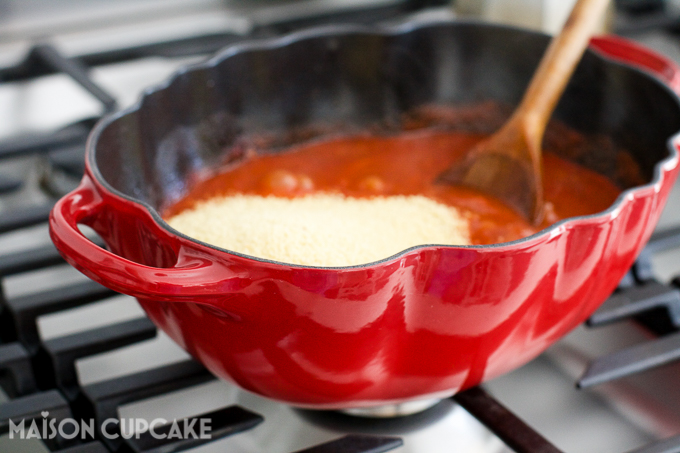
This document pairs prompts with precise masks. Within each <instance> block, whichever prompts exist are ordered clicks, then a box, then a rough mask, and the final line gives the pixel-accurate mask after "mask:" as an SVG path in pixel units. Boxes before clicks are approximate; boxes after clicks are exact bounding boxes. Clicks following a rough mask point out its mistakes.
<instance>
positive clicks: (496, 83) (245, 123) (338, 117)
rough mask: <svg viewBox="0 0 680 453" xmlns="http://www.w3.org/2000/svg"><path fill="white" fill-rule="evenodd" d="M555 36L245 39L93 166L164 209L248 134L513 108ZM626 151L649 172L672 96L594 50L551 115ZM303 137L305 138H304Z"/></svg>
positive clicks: (99, 146)
mask: <svg viewBox="0 0 680 453" xmlns="http://www.w3.org/2000/svg"><path fill="white" fill-rule="evenodd" d="M547 43H548V38H547V37H546V36H543V35H540V34H535V33H531V32H526V31H521V30H517V29H511V28H505V27H498V26H491V25H481V24H470V23H444V24H433V25H432V24H431V25H428V26H422V27H419V28H407V27H401V28H399V29H394V30H391V31H389V30H382V31H379V30H373V31H369V30H368V29H361V28H351V27H350V28H347V27H344V28H336V29H324V30H318V31H316V32H307V33H303V34H301V35H297V36H295V37H293V38H284V39H283V40H276V41H269V42H260V43H255V44H253V45H245V46H239V47H235V48H233V49H231V50H230V51H227V52H224V53H222V54H221V56H220V57H219V58H216V59H213V60H212V61H211V62H210V63H208V64H206V65H202V66H198V67H194V68H191V69H189V70H186V71H183V72H181V73H180V74H178V75H177V76H176V77H174V78H173V79H172V80H171V81H170V82H169V84H168V85H167V86H165V87H163V88H161V89H157V90H155V91H152V92H151V93H150V94H148V95H146V96H145V97H144V98H143V100H142V102H141V105H140V106H139V108H136V109H131V110H130V111H128V112H127V113H125V114H123V115H119V116H118V117H117V118H115V119H113V120H111V121H109V123H108V124H106V126H105V127H104V128H103V129H102V130H101V133H100V134H99V136H98V137H96V140H97V141H96V144H95V146H94V153H91V154H90V156H89V157H90V159H91V161H90V162H91V163H92V164H94V165H96V167H97V168H98V170H99V172H100V173H101V177H103V179H104V180H105V181H106V182H107V183H108V184H109V185H110V186H111V187H112V188H114V189H116V190H117V191H119V192H121V193H122V194H124V195H126V196H127V197H129V198H133V199H137V200H140V201H143V202H146V203H148V204H149V205H150V206H152V207H153V208H155V209H157V210H160V209H162V207H163V206H164V205H165V204H166V203H168V202H170V201H172V200H175V199H176V198H177V197H179V196H180V195H181V194H182V192H183V191H184V190H185V189H186V187H187V185H188V184H189V183H190V181H191V180H192V178H195V177H196V175H197V174H201V173H204V172H205V171H206V170H208V169H215V168H217V167H219V166H220V165H222V164H223V163H224V162H226V161H229V159H231V158H232V157H233V155H235V154H236V153H237V152H238V148H239V147H238V146H234V145H235V144H237V143H238V140H239V137H241V136H243V135H244V134H247V135H251V136H252V135H257V134H263V135H267V136H272V135H276V134H280V135H282V136H283V135H285V133H286V131H290V130H291V129H293V128H306V127H311V128H315V127H317V126H323V127H327V126H329V125H330V126H339V127H342V128H345V129H347V130H350V129H365V128H366V127H370V126H371V125H374V124H384V123H386V122H389V121H390V120H397V119H398V118H399V117H400V115H401V114H402V113H403V112H404V111H407V110H409V109H411V108H413V107H416V106H418V105H422V104H428V103H437V104H452V105H457V104H465V103H471V102H476V101H482V100H487V99H494V100H498V101H501V102H504V103H510V104H516V103H517V102H518V101H519V99H520V98H521V96H522V94H523V91H524V88H525V87H526V84H527V83H528V81H529V79H530V77H531V75H532V73H533V71H534V69H535V67H536V65H537V63H538V60H539V59H540V57H541V55H542V53H543V51H544V49H545V47H546V46H547ZM555 117H556V118H557V119H559V120H561V121H563V122H564V123H566V124H568V125H569V126H571V127H573V128H575V129H577V130H579V131H582V132H585V133H604V134H607V135H608V136H611V137H612V138H613V140H614V141H615V142H616V144H617V145H620V146H622V147H624V148H626V149H628V150H629V151H630V152H631V153H632V154H633V156H634V158H635V159H636V160H637V161H638V163H639V164H640V166H641V168H642V170H643V173H644V175H645V177H646V178H647V179H648V180H651V178H652V176H653V171H654V165H655V164H657V163H658V162H659V161H660V160H661V159H663V158H665V157H667V156H668V151H667V143H666V142H667V140H668V138H669V137H670V136H672V135H673V134H675V133H676V132H677V131H678V130H680V109H679V108H678V101H677V98H676V96H675V95H673V94H672V93H671V91H670V90H669V89H667V88H666V87H664V86H663V85H662V84H661V83H660V82H658V81H656V80H655V79H654V78H653V77H650V76H648V75H646V74H645V73H643V72H640V71H638V70H634V69H632V68H629V67H625V66H621V65H619V64H617V63H614V62H611V61H606V60H604V59H603V58H602V57H600V56H598V55H597V54H595V53H593V52H588V53H587V54H586V55H585V56H584V59H583V61H582V62H581V64H580V65H579V67H578V69H577V71H576V73H575V75H574V76H573V78H572V80H571V82H570V85H569V87H568V88H567V91H566V92H565V94H564V96H563V98H562V100H561V101H560V104H559V106H558V108H557V111H556V113H555ZM301 140H302V138H301Z"/></svg>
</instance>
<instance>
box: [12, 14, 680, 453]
mask: <svg viewBox="0 0 680 453" xmlns="http://www.w3.org/2000/svg"><path fill="white" fill-rule="evenodd" d="M442 3H445V2H442V1H420V2H419V1H404V2H401V3H398V4H396V5H395V4H393V5H391V6H386V7H375V8H371V9H370V10H361V11H349V12H346V13H343V14H342V15H341V16H338V15H333V16H324V17H315V18H309V19H305V20H303V21H296V22H286V23H278V24H272V25H268V26H267V27H260V28H256V29H255V30H254V31H253V33H252V35H250V36H247V37H256V36H272V35H278V34H282V33H285V32H289V31H293V30H295V29H298V28H302V27H306V26H310V25H319V24H322V23H327V22H331V21H332V22H339V21H344V22H363V23H366V22H373V21H378V20H385V19H388V18H394V17H398V16H399V15H401V14H404V13H405V12H408V11H413V10H417V9H420V8H423V7H425V6H432V5H439V4H442ZM244 38H246V37H244V36H242V35H234V34H228V33H225V34H212V35H205V36H200V37H195V38H190V39H183V40H176V41H168V42H161V43H156V44H150V45H144V46H138V47H131V48H126V49H119V50H113V51H107V52H101V53H95V54H88V55H82V56H79V57H76V58H74V59H71V60H69V59H66V58H64V57H62V56H61V55H59V53H58V52H57V51H56V50H55V49H54V48H53V47H51V46H50V45H49V44H40V45H36V46H35V47H34V48H33V49H32V50H31V51H30V52H29V53H28V54H27V56H26V58H25V59H24V61H23V62H21V63H20V64H18V65H16V66H14V67H8V68H0V83H2V82H11V81H20V80H29V79H33V78H36V77H40V76H43V75H47V74H51V73H55V72H63V73H66V74H69V75H70V76H71V77H73V79H74V80H76V81H77V82H78V83H80V84H81V86H83V88H84V89H85V90H87V91H88V92H89V93H91V94H92V95H93V96H94V97H96V98H97V99H98V100H99V101H100V102H101V104H102V111H103V112H107V111H110V110H112V109H114V108H115V107H116V101H115V99H114V98H113V97H112V96H110V95H109V94H108V93H106V92H105V91H104V90H103V89H101V88H100V87H98V86H97V85H96V84H95V83H94V82H92V80H91V79H90V78H89V77H88V76H87V71H88V69H89V68H91V67H93V66H97V65H104V64H109V63H115V62H121V61H129V60H133V59H137V58H142V57H147V56H186V55H197V54H206V55H207V54H210V53H212V52H214V51H216V50H218V49H220V48H222V47H224V46H225V45H227V44H229V43H232V42H235V41H237V40H242V39H244ZM95 120H96V118H93V119H87V120H84V121H81V122H79V123H77V124H74V125H72V126H69V127H67V128H64V129H61V130H59V131H56V132H54V133H46V134H32V135H26V136H22V137H16V138H14V139H11V140H5V141H3V142H0V159H5V158H11V157H17V156H26V155H31V154H45V155H49V157H50V160H51V161H52V163H53V165H55V166H56V167H57V168H59V169H61V170H63V171H65V172H66V173H68V174H71V175H74V176H77V175H79V174H81V173H82V165H83V152H84V143H85V139H86V137H87V134H88V133H89V130H90V128H91V127H92V125H93V123H94V121H95ZM22 184H23V182H22V181H17V180H15V179H14V178H12V177H7V176H2V177H0V195H2V194H4V193H9V192H11V191H14V190H16V189H17V188H19V187H21V185H22ZM52 204H53V203H52V202H46V203H43V204H40V205H27V206H20V207H16V208H13V209H11V210H5V211H3V212H2V216H0V234H3V233H9V232H13V231H18V230H21V229H23V228H26V227H29V226H33V225H40V224H44V223H45V222H46V221H47V217H48V214H49V210H50V208H51V206H52ZM669 246H673V247H678V246H680V229H677V230H672V231H667V232H665V233H661V234H657V235H656V236H655V237H654V238H653V239H652V241H651V242H650V245H649V247H648V248H647V249H646V251H645V253H643V255H642V256H641V258H640V260H639V261H638V262H637V263H636V265H635V267H634V268H633V269H632V270H631V272H630V273H629V275H628V276H627V278H626V279H624V281H623V282H622V284H621V288H620V289H619V291H618V292H617V293H616V294H615V295H613V296H612V298H611V299H610V300H609V301H608V302H607V303H606V304H605V305H604V306H603V307H602V309H601V310H600V311H598V312H597V313H596V314H595V315H593V317H592V318H591V320H590V321H589V323H590V324H591V325H592V326H596V325H600V324H604V323H608V322H615V321H618V320H621V319H624V318H628V317H633V318H634V319H636V320H637V321H638V322H640V323H642V324H643V325H645V326H647V327H648V328H649V329H650V330H651V331H653V332H655V333H656V334H657V335H658V337H657V339H655V340H651V341H649V342H648V343H646V344H642V345H639V346H635V347H633V348H630V349H628V350H625V351H620V352H618V353H615V354H612V355H610V356H606V357H602V358H600V359H598V360H597V361H595V362H594V363H593V364H592V365H591V366H590V368H589V369H588V370H587V372H586V373H585V375H584V376H583V378H582V379H581V380H580V381H579V385H580V386H581V387H588V386H592V385H596V384H599V383H603V382H607V381H609V380H613V379H618V378H620V377H623V376H626V375H629V374H631V373H636V372H641V371H644V370H646V369H649V368H650V367H655V366H659V365H662V364H666V363H669V362H671V361H675V360H677V359H678V358H680V333H678V330H679V328H680V280H676V281H674V282H673V284H672V285H663V284H660V283H659V282H657V281H655V280H654V276H653V273H652V272H651V265H650V263H649V254H651V253H653V252H654V251H655V250H657V249H660V248H667V247H669ZM62 262H63V261H62V259H61V257H60V256H59V254H58V253H57V252H56V250H55V249H54V247H52V246H42V247H37V248H31V249H25V250H21V251H19V252H14V253H11V254H4V255H0V278H4V277H6V276H10V275H15V274H20V273H23V272H29V271H32V270H36V269H41V268H45V267H50V266H55V265H58V264H61V263H62ZM113 295H114V293H113V292H112V291H110V290H108V289H106V288H103V287H101V286H100V285H98V284H96V283H94V282H85V283H78V284H72V285H66V286H63V287H60V288H57V289H51V290H49V291H44V292H39V293H35V294H31V295H29V296H23V297H17V298H7V297H5V296H4V291H3V290H2V280H0V386H2V389H3V390H4V391H5V393H6V394H7V395H8V396H9V398H10V400H9V401H8V402H5V403H2V404H0V434H4V433H7V432H8V429H9V420H10V419H12V420H20V419H25V420H33V419H35V420H41V419H42V418H43V415H42V414H43V413H45V412H49V416H50V418H55V419H57V420H59V419H65V418H68V417H76V418H79V417H80V418H82V419H96V420H104V419H106V418H109V417H116V413H117V409H118V407H120V406H121V405H123V404H128V403H131V402H134V401H140V400H143V399H147V398H151V397H153V396H157V395H161V394H166V393H169V392H173V391H175V390H180V389H185V388H189V387H192V386H195V385H198V384H201V383H205V382H209V381H211V380H213V379H214V377H213V376H211V375H210V374H209V373H208V372H207V371H206V370H205V369H204V368H203V367H202V366H201V365H200V364H198V363H196V362H194V361H191V360H187V361H183V362H179V363H174V364H171V365H166V366H163V367H158V368H153V369H150V370H145V371H143V372H139V373H135V374H132V375H126V376H123V377H120V378H115V379H111V380H108V381H104V382H98V383H95V384H91V385H86V386H80V385H79V384H78V379H77V373H76V370H75V361H76V360H78V359H80V358H83V357H88V356H92V355H94V354H99V353H102V352H106V351H112V350H115V349H117V348H120V347H123V346H126V345H130V344H134V343H137V342H140V341H143V340H145V339H148V338H152V337H154V336H155V335H156V329H155V327H154V326H153V325H152V324H151V322H150V321H149V320H148V319H146V318H139V319H134V320H131V321H125V322H120V323H117V324H113V325H109V326H106V327H101V328H97V329H92V330H89V331H85V332H79V333H77V334H72V335H68V336H64V337H59V338H56V339H52V340H48V341H42V340H41V338H40V336H39V334H38V329H37V324H36V320H37V318H38V317H39V316H41V315H44V314H48V313H55V312H58V311H61V310H65V309H68V308H72V307H77V306H82V305H86V304H90V303H93V302H96V301H100V300H104V299H106V298H108V297H111V296H113ZM452 400H453V401H455V402H456V403H457V404H460V405H461V406H462V407H464V408H465V409H466V410H467V411H468V412H470V413H471V414H472V415H473V416H475V417H476V418H477V419H478V420H479V421H480V422H482V423H483V424H484V425H486V426H487V427H488V428H489V429H490V430H491V431H493V432H494V433H495V434H496V435H497V436H498V437H499V438H500V439H501V440H503V441H504V442H505V443H506V444H507V445H508V446H510V447H511V448H512V449H513V450H515V451H516V452H518V453H557V452H559V451H560V450H558V449H557V448H556V447H555V446H553V445H552V444H551V443H550V442H549V441H547V440H546V439H545V438H543V437H542V436H541V435H540V434H539V433H537V432H536V431H534V430H533V429H532V428H531V427H529V426H528V425H526V424H525V423H524V422H522V421H521V420H520V419H519V418H518V417H517V416H516V415H514V414H513V413H512V412H510V411H509V410H507V409H506V408H504V407H503V406H502V405H501V404H500V403H499V402H498V401H496V400H495V399H494V398H493V397H492V396H490V395H489V394H488V393H486V392H485V391H484V390H483V389H481V388H473V389H470V390H468V391H465V392H462V393H460V394H458V395H456V396H454V397H452ZM195 418H196V419H198V418H208V419H210V421H211V426H212V428H213V431H212V432H213V439H212V440H215V439H218V438H222V437H226V436H230V435H237V434H238V433H239V432H242V431H245V430H250V429H256V427H257V425H259V424H260V423H262V422H263V418H262V417H261V416H260V415H258V414H255V413H253V412H251V411H249V410H246V409H244V408H242V407H238V406H228V407H223V408H220V409H217V410H215V411H213V412H210V413H207V414H201V415H199V416H197V417H195ZM188 422H191V420H188ZM97 425H98V424H97ZM163 429H169V428H168V427H165V428H158V430H157V431H161V430H163ZM44 442H45V446H46V447H47V448H48V449H49V450H50V451H53V452H62V453H108V452H123V453H125V452H138V453H139V452H145V453H151V452H154V453H160V452H175V451H182V450H186V449H189V448H194V447H197V446H199V445H201V444H202V443H205V442H209V441H208V440H201V439H187V440H167V439H166V440H159V439H156V438H153V437H151V436H149V435H147V436H146V437H144V436H142V437H141V438H140V439H131V440H124V439H122V440H121V439H119V440H116V441H111V440H109V439H106V438H104V437H103V436H101V433H96V434H95V435H94V437H93V439H91V440H90V441H87V442H83V443H79V444H78V443H73V441H71V440H69V439H65V438H61V437H57V438H56V439H53V440H48V441H44ZM400 445H402V441H401V439H399V438H398V437H391V436H381V435H365V434H351V433H350V434H348V435H346V436H344V437H341V438H339V439H337V440H335V441H332V442H329V443H325V444H322V445H318V446H315V447H311V448H308V449H306V450H304V452H306V453H330V452H348V453H379V452H385V451H390V450H393V449H395V448H397V447H399V446H400ZM673 452H676V453H677V452H680V437H678V438H671V439H667V440H665V441H662V442H659V443H656V444H653V445H649V446H646V447H643V448H641V449H638V450H636V451H635V453H673ZM631 453H632V452H631Z"/></svg>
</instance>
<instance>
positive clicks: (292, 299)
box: [50, 38, 679, 408]
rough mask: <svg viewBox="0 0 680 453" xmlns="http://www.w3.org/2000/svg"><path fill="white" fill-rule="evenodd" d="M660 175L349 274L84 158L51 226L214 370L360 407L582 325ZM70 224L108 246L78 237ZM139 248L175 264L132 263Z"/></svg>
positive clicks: (482, 376)
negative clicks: (520, 236) (524, 227)
mask: <svg viewBox="0 0 680 453" xmlns="http://www.w3.org/2000/svg"><path fill="white" fill-rule="evenodd" d="M593 47H594V48H596V49H599V50H600V51H601V52H604V53H607V54H611V55H613V56H614V57H616V58H619V59H623V60H626V61H628V62H630V63H633V64H638V65H642V66H644V67H646V68H648V69H649V70H651V71H652V72H653V73H655V74H656V75H657V76H658V77H660V78H661V79H663V80H664V81H666V82H667V83H668V84H670V85H671V86H673V87H674V88H677V87H678V77H679V73H678V71H677V69H676V68H675V66H673V65H672V64H671V63H668V62H666V61H665V60H663V59H662V58H660V57H658V56H655V55H653V54H652V53H650V52H648V51H646V50H644V49H641V48H640V47H638V46H635V45H632V44H630V43H628V42H625V41H622V40H619V39H612V38H598V39H596V40H594V41H593ZM658 173H659V174H658V175H657V177H656V179H655V182H654V184H650V185H647V186H643V187H640V188H636V189H633V190H628V191H626V192H625V193H624V196H623V199H621V200H619V202H617V203H618V204H617V205H616V208H615V209H611V210H609V211H607V212H604V213H602V214H600V215H595V216H589V217H583V218H576V219H571V220H568V221H565V222H563V223H561V224H559V225H558V226H557V227H553V228H551V229H548V230H545V231H543V232H541V233H539V234H536V235H534V236H532V237H530V238H527V239H524V240H520V241H516V242H513V243H508V244H501V245H495V246H486V247H479V246H478V247H420V248H414V249H411V250H409V251H406V252H403V253H401V254H399V255H396V256H394V257H392V258H390V259H388V260H384V261H381V262H378V263H374V264H370V265H366V266H358V267H346V268H306V267H302V266H290V265H284V264H281V263H274V262H268V261H264V260H256V259H250V258H248V257H243V256H239V255H236V254H231V253H228V252H226V251H220V250H216V249H214V248H211V247H207V246H205V245H202V244H199V243H197V242H194V241H192V240H189V239H187V238H185V237H183V236H180V235H178V234H175V233H173V232H172V231H171V230H170V229H169V228H168V227H167V226H163V225H161V224H160V223H159V222H157V221H156V220H155V218H154V215H152V213H151V212H150V211H149V210H148V209H147V208H145V207H144V206H142V205H141V204H138V203H134V202H132V201H129V200H126V199H124V198H123V197H120V196H118V195H116V194H114V193H112V192H111V191H109V190H108V189H107V188H106V187H105V185H104V184H102V183H101V182H100V181H98V179H97V177H96V176H95V175H96V172H94V171H93V169H92V168H91V164H90V163H89V161H88V166H87V169H86V175H85V176H84V178H83V181H82V184H81V185H80V187H79V188H78V189H76V190H75V191H74V192H72V193H71V194H69V195H67V196H66V197H64V198H63V199H62V200H60V201H59V202H58V203H57V205H56V206H55V208H54V210H53V212H52V215H51V218H50V228H51V235H52V238H53V240H54V243H55V244H56V246H57V248H58V249H59V251H60V252H61V253H62V255H63V256H64V257H65V258H66V260H67V261H68V262H69V263H71V264H72V265H73V266H75V267H76V268H77V269H79V270H80V271H82V272H83V273H84V274H85V275H87V276H88V277H90V278H92V279H94V280H95V281H98V282H100V283H101V284H103V285H105V286H108V287H110V288H112V289H114V290H116V291H119V292H122V293H125V294H130V295H132V296H135V297H137V298H138V299H139V302H140V304H141V305H142V307H143V308H144V310H146V312H147V313H148V315H149V317H150V318H151V319H152V320H153V321H154V322H155V323H156V324H157V325H158V326H159V327H160V328H161V329H163V330H164V331H165V332H166V333H167V334H168V335H169V336H170V337H172V338H173V339H174V340H175V341H176V342H177V343H178V344H179V345H180V346H182V347H183V348H185V349H186V350H187V351H188V352H189V353H191V354H192V355H193V356H194V357H195V358H196V359H197V360H199V361H200V362H202V363H203V364H204V365H205V366H206V367H207V368H208V369H209V370H210V371H211V372H213V373H214V374H215V375H217V376H219V377H221V378H224V379H227V380H230V381H233V382H235V383H237V384H238V385H239V386H241V387H243V388H245V389H247V390H250V391H252V392H255V393H258V394H261V395H264V396H266V397H269V398H273V399H276V400H280V401H284V402H287V403H290V404H292V405H296V406H302V407H312V408H350V407H365V406H373V405H383V404H389V403H397V402H405V401H409V400H417V399H425V398H430V397H437V396H447V395H451V394H453V393H455V392H457V391H459V390H461V389H465V388H468V387H471V386H474V385H477V384H479V383H480V382H482V381H484V380H487V379H491V378H494V377H496V376H499V375H500V374H502V373H505V372H507V371H510V370H512V369H514V368H516V367H519V366H521V365H522V364H524V363H526V362H528V361H529V360H531V359H532V358H534V357H536V356H537V355H538V354H540V353H541V352H542V351H544V350H545V349H546V348H547V347H548V346H550V345H551V344H552V343H553V342H555V341H556V340H557V339H559V338H560V337H562V336H563V335H564V334H566V333H567V332H569V331H570V330H571V329H573V328H574V327H575V326H577V325H578V324H580V323H581V322H583V321H584V320H585V319H586V318H587V317H588V316H589V315H590V314H591V313H592V312H593V311H594V310H595V309H596V308H597V307H598V306H599V305H600V304H601V303H602V302H603V301H604V300H605V299H606V298H607V297H608V295H609V294H610V293H611V292H612V291H613V290H614V289H615V288H616V286H617V284H618V282H619V281H620V279H621V278H622V276H623V275H624V274H625V272H626V271H627V270H628V268H629V267H630V266H631V264H632V263H633V261H634V260H635V258H636V256H637V255H638V253H639V252H640V251H641V249H642V248H643V246H644V244H645V242H646V241H647V240H648V239H649V237H650V235H651V233H652V230H653V228H654V226H655V224H656V221H657V220H658V218H659V216H660V214H661V210H662V207H663V205H664V202H665V200H666V199H667V197H668V194H669V191H670V189H671V186H672V185H673V182H674V180H675V178H676V176H677V173H678V158H677V155H676V156H671V158H669V159H668V160H667V161H666V162H665V164H664V165H663V166H662V167H661V169H660V172H658ZM79 223H82V224H88V225H90V226H92V227H93V228H94V229H95V230H96V231H97V232H98V233H99V234H100V236H102V238H103V239H104V240H105V242H106V243H107V245H108V247H109V249H110V251H106V250H104V249H102V248H100V247H98V246H96V245H94V244H93V243H92V242H90V241H89V240H88V239H86V238H85V237H84V236H83V235H82V234H81V233H80V232H79V230H78V228H77V224H79ZM143 244H146V245H143ZM142 247H151V248H154V251H153V253H156V254H158V255H159V256H163V257H164V258H163V259H162V260H166V261H168V262H169V266H170V267H167V268H160V267H150V266H146V265H142V264H138V262H139V261H142V259H141V258H140V253H141V252H140V248H142ZM145 253H148V250H147V251H146V252H145ZM123 257H125V258H123ZM162 260H161V261H162ZM175 261H176V262H175ZM173 262H175V264H174V265H172V263H173Z"/></svg>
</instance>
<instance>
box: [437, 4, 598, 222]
mask: <svg viewBox="0 0 680 453" xmlns="http://www.w3.org/2000/svg"><path fill="white" fill-rule="evenodd" d="M608 3H609V0H578V2H576V4H575V5H574V8H573V9H572V11H571V14H570V16H569V18H568V19H567V21H566V22H565V24H564V27H563V28H562V31H561V32H560V34H559V35H557V36H555V37H554V38H553V40H552V42H551V43H550V46H549V47H548V49H547V50H546V53H545V54H544V55H543V58H542V59H541V62H540V64H539V66H538V69H537V70H536V73H535V74H534V76H533V78H532V79H531V83H530V84H529V87H528V88H527V91H526V92H525V93H524V97H523V98H522V102H521V103H520V105H519V107H517V110H515V112H514V113H513V114H512V116H511V117H510V119H509V120H508V121H507V122H506V123H505V124H504V125H503V127H502V128H501V129H500V130H499V131H497V132H496V133H494V134H493V135H492V136H491V137H489V138H488V139H486V140H484V141H483V142H481V143H479V144H478V145H477V146H475V147H474V148H473V149H472V150H471V151H470V152H469V154H468V156H467V158H466V159H465V160H464V161H463V163H462V164H456V165H455V166H453V167H451V168H449V169H447V170H446V171H445V172H443V173H442V174H441V175H440V176H439V180H440V181H442V182H446V183H450V184H459V185H465V186H469V187H473V188H475V189H477V190H480V191H482V192H485V193H487V194H490V195H493V196H495V197H497V198H499V199H500V200H502V201H504V202H505V203H506V204H508V205H509V206H511V207H513V208H515V209H516V210H517V211H519V212H520V213H522V214H524V215H525V216H526V218H527V219H528V220H529V221H531V222H532V223H533V224H534V225H537V224H539V223H540V222H541V220H542V218H543V179H542V178H543V175H542V165H541V143H542V141H543V133H544V132H545V128H546V126H547V124H548V121H549V120H550V116H551V115H552V112H553V110H554V109H555V106H556V105H557V101H559V99H560V97H561V96H562V92H563V91H564V89H565V87H566V86H567V83H568V82H569V79H570V78H571V75H572V73H573V72H574V69H575V68H576V65H577V64H578V62H579V61H580V60H581V56H582V55H583V52H584V51H585V49H586V47H587V46H588V43H589V41H590V37H591V35H592V34H593V31H594V30H595V28H596V26H597V24H598V23H599V21H600V18H601V17H602V14H603V13H604V10H605V8H606V6H607V4H608Z"/></svg>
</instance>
